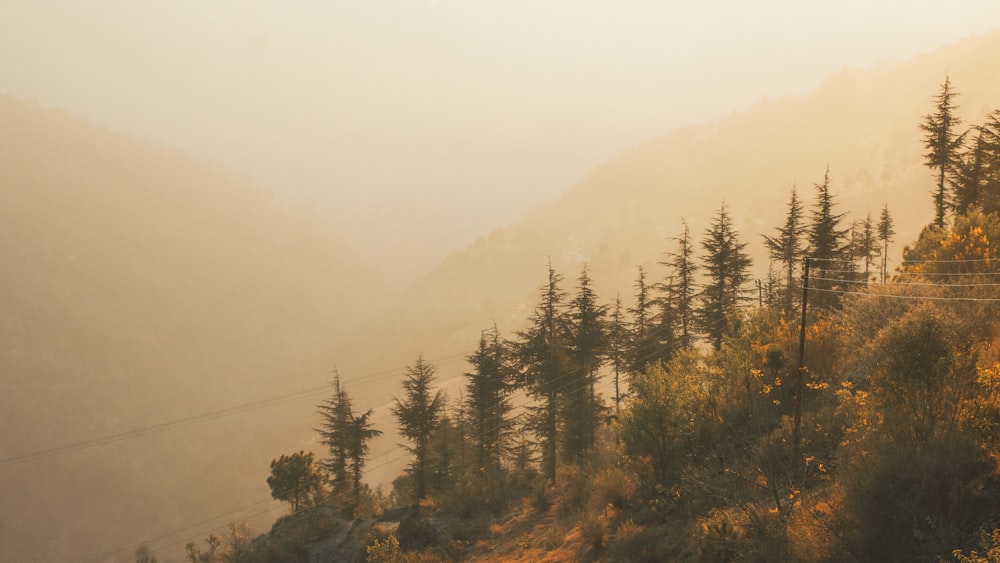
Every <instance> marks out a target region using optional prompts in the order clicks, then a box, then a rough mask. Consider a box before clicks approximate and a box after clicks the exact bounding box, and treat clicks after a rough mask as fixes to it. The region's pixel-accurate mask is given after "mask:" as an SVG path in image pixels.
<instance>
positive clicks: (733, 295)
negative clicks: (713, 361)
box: [698, 204, 751, 350]
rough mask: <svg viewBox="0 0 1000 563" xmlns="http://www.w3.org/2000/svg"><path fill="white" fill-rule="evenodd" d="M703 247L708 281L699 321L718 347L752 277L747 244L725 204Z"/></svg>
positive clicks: (711, 340) (746, 297) (702, 293)
mask: <svg viewBox="0 0 1000 563" xmlns="http://www.w3.org/2000/svg"><path fill="white" fill-rule="evenodd" d="M701 246H702V248H703V249H704V250H705V256H704V258H703V259H702V269H704V271H705V275H706V277H707V278H708V280H707V281H706V282H705V284H704V287H703V288H702V292H701V308H700V309H699V312H698V320H699V325H700V326H701V328H702V332H704V333H705V334H706V336H707V337H708V341H709V342H710V343H711V344H712V346H713V347H714V348H715V349H716V350H718V349H719V347H720V346H721V345H722V336H723V334H724V333H725V332H726V326H727V323H728V317H729V316H730V315H733V314H735V313H736V311H737V310H738V309H739V307H740V305H742V304H743V303H744V302H746V301H747V300H748V289H747V287H746V283H747V281H749V279H750V265H751V262H750V256H749V255H748V254H747V253H746V250H745V249H746V246H747V245H746V243H744V242H740V240H739V234H738V233H737V232H736V229H735V227H734V226H733V220H732V217H731V216H730V215H729V212H728V211H727V210H726V206H725V205H724V204H723V206H722V207H721V208H720V209H719V213H718V215H716V217H715V219H713V220H712V224H711V225H709V227H708V229H706V230H705V235H704V238H703V239H702V241H701Z"/></svg>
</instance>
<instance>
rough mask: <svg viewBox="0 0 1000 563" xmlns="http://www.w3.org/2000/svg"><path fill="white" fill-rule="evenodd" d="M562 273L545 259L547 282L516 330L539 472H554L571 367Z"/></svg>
mask: <svg viewBox="0 0 1000 563" xmlns="http://www.w3.org/2000/svg"><path fill="white" fill-rule="evenodd" d="M561 283H562V276H560V275H559V274H558V273H556V271H555V270H554V269H553V268H552V263H551V262H550V263H549V275H548V283H546V284H545V285H544V286H543V287H542V288H541V303H539V304H538V306H537V307H535V310H534V311H533V312H532V314H531V326H530V327H529V328H528V329H527V330H524V331H521V332H519V333H518V344H517V359H518V363H519V365H520V366H521V372H522V378H523V381H524V384H525V387H526V389H527V390H528V393H529V394H530V395H531V396H532V397H533V398H534V399H536V400H537V401H539V403H540V404H539V405H538V406H536V407H532V408H531V411H530V413H531V416H530V418H529V422H528V429H529V430H530V431H531V432H532V433H533V434H534V435H535V436H537V437H538V439H539V441H540V443H541V450H542V475H544V476H545V478H547V479H549V480H554V479H555V476H556V462H557V457H556V455H557V444H558V439H559V426H558V425H559V418H558V414H559V412H558V409H559V402H560V399H561V397H562V395H563V393H564V391H565V389H566V388H567V386H566V384H565V378H566V377H567V375H566V374H567V373H568V372H569V371H570V369H572V366H571V358H570V349H569V331H568V327H567V322H566V318H565V313H564V311H563V302H564V300H565V298H566V293H565V292H564V291H563V290H562V289H561V288H560V284H561Z"/></svg>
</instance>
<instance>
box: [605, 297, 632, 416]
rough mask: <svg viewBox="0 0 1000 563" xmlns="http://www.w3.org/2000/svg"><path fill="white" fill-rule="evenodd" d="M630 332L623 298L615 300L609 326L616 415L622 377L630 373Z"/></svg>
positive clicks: (609, 351) (609, 355)
mask: <svg viewBox="0 0 1000 563" xmlns="http://www.w3.org/2000/svg"><path fill="white" fill-rule="evenodd" d="M628 349H629V332H628V327H627V326H626V325H625V315H624V311H623V310H622V298H621V296H620V295H619V296H617V297H616V298H615V306H614V307H612V309H611V319H610V323H609V325H608V360H609V361H610V362H611V368H612V369H613V370H614V374H615V413H616V414H617V412H618V409H619V407H620V405H621V399H622V392H621V377H622V376H623V375H624V374H625V373H627V372H628V365H629V363H628Z"/></svg>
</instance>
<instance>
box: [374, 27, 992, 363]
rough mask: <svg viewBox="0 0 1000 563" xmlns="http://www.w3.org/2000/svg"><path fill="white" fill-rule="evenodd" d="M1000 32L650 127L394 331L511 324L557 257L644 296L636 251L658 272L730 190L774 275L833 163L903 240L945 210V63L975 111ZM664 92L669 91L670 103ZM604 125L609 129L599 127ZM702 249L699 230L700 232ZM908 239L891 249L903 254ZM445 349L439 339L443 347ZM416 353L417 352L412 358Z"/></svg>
mask: <svg viewBox="0 0 1000 563" xmlns="http://www.w3.org/2000/svg"><path fill="white" fill-rule="evenodd" d="M998 52H1000V33H992V34H989V35H983V36H973V37H970V38H969V39H967V40H964V41H962V42H959V43H957V44H954V45H952V46H949V47H946V48H942V49H940V50H937V51H934V52H930V53H927V54H924V55H922V56H919V57H917V58H914V59H913V60H911V61H909V62H906V63H903V64H899V65H894V66H887V67H880V68H875V69H871V70H866V71H854V70H846V69H845V70H842V71H840V72H838V73H836V74H834V75H832V76H830V77H829V78H828V79H827V80H826V81H824V82H823V83H822V84H821V85H819V87H818V88H817V90H816V91H815V92H813V93H811V94H808V95H804V96H801V97H787V98H781V99H777V100H765V101H761V102H760V103H758V104H756V105H754V106H753V107H751V108H749V109H747V110H745V111H742V112H739V113H737V114H734V115H731V116H729V117H726V118H724V119H721V120H719V121H718V122H716V123H712V124H708V125H704V126H697V127H688V128H684V129H681V130H678V131H675V132H673V133H671V134H669V135H667V136H665V137H663V138H660V139H656V140H653V141H650V142H648V143H646V144H644V145H642V146H640V147H637V148H635V149H634V150H631V151H629V152H626V153H624V154H622V155H620V156H618V157H616V158H614V159H612V160H611V161H610V162H608V163H606V164H604V165H602V166H600V167H598V168H597V169H595V170H594V171H593V172H592V173H591V174H590V176H589V178H588V179H587V180H586V181H584V182H583V183H581V184H580V185H578V186H576V187H574V188H573V189H572V190H570V191H569V192H568V193H567V194H566V195H565V196H564V197H563V198H561V199H560V200H558V201H555V202H553V203H552V204H551V205H548V206H545V207H542V208H539V209H537V210H536V211H535V212H533V213H532V214H530V215H529V216H528V217H526V218H525V219H524V220H523V221H522V222H520V223H519V224H517V225H514V226H511V227H508V228H505V229H499V230H497V231H495V232H493V233H492V234H491V235H490V236H489V237H487V238H484V239H481V240H479V241H477V242H476V243H475V244H473V245H471V246H469V247H468V248H466V249H465V250H463V251H461V252H458V253H456V254H454V255H453V256H451V257H450V258H449V259H447V260H446V261H445V262H444V263H443V264H442V265H441V266H440V267H439V268H438V269H437V270H436V271H435V272H434V273H433V274H431V275H428V276H426V277H425V278H423V279H421V280H419V281H418V282H417V283H415V284H414V285H413V286H412V287H411V288H410V289H409V291H408V293H407V294H405V295H404V296H403V297H402V298H401V299H400V302H399V304H398V306H396V307H394V308H391V310H392V311H393V318H392V320H391V322H385V321H384V320H383V322H381V324H380V325H379V326H380V327H383V329H384V327H392V328H394V329H395V330H394V331H393V332H392V333H391V335H387V334H386V333H385V332H384V330H383V332H382V338H383V339H387V338H388V339H391V340H394V341H397V342H399V346H398V347H399V348H401V349H403V350H405V351H406V353H408V354H411V355H413V356H415V354H416V353H417V352H418V351H420V350H423V351H425V352H428V353H436V354H441V355H444V354H447V353H452V352H455V351H461V350H471V349H472V346H473V344H474V342H475V339H476V338H477V336H478V334H479V331H480V330H481V329H483V328H486V327H488V326H489V325H490V324H491V323H492V322H493V321H494V320H495V321H496V322H497V323H498V324H499V327H500V329H501V330H502V331H505V332H507V333H510V332H511V331H512V330H514V329H517V328H520V327H521V326H522V325H523V322H524V319H525V318H526V314H527V313H528V312H529V311H530V307H531V306H532V305H533V304H534V303H535V301H536V296H535V288H536V287H537V286H539V285H540V284H542V282H543V281H544V273H545V263H546V260H547V257H550V258H551V259H552V261H553V264H554V265H555V267H556V269H557V270H558V271H560V272H561V273H563V274H564V275H565V277H566V283H565V285H564V287H565V288H566V289H568V290H570V291H572V289H573V287H574V285H575V278H576V276H577V275H578V274H579V272H580V269H581V268H582V266H583V264H584V263H587V264H588V265H589V268H590V271H591V275H592V278H593V279H594V280H595V284H596V289H597V291H598V294H599V295H600V296H601V297H602V298H603V299H604V300H605V301H612V300H613V299H614V297H615V295H616V294H621V295H622V298H623V300H624V301H625V302H626V303H627V304H628V303H631V301H632V298H631V295H632V292H633V291H632V283H633V281H634V279H635V275H636V270H635V266H636V265H638V264H642V265H644V266H645V267H646V269H647V272H648V273H649V275H650V281H651V282H657V281H661V280H660V277H659V276H661V275H662V274H663V272H664V269H663V268H662V267H660V266H658V265H657V263H656V262H657V261H659V260H662V259H663V253H664V252H667V251H672V250H673V249H674V243H673V242H672V241H671V240H669V239H670V237H673V236H675V235H677V234H679V233H680V231H681V220H682V218H686V219H687V221H688V224H689V225H690V228H691V233H692V235H693V236H694V238H695V239H696V240H700V238H701V236H702V232H703V231H704V229H705V228H706V227H707V225H708V222H709V220H710V218H711V217H712V215H713V214H714V213H716V212H717V211H718V209H719V206H720V205H721V204H722V202H725V204H726V206H727V207H728V208H729V209H730V211H731V213H732V214H733V216H734V218H735V221H736V225H737V227H738V228H739V229H740V234H741V237H742V239H743V240H744V241H746V242H748V243H749V245H750V246H749V250H750V252H751V253H752V255H753V256H754V259H755V270H756V272H757V275H758V276H761V277H763V276H764V275H765V274H766V271H767V257H766V254H765V253H764V250H763V245H762V244H761V235H762V234H772V233H773V232H774V229H775V228H776V227H777V226H778V225H780V224H781V222H782V221H783V219H784V214H785V211H786V208H785V205H786V203H787V201H788V197H789V194H790V190H791V188H792V186H793V185H796V186H797V187H798V190H799V195H800V196H801V197H802V198H803V199H804V200H805V201H806V202H807V204H811V202H812V200H813V197H814V189H813V183H815V182H821V181H822V179H823V174H824V171H825V169H826V167H827V165H829V166H830V169H831V178H832V186H833V191H834V193H835V197H836V199H837V202H838V203H839V205H840V210H841V211H846V212H849V216H848V218H847V219H848V220H854V219H863V218H864V216H865V214H867V213H871V214H872V217H873V218H874V219H877V218H878V214H879V212H880V210H881V207H882V204H883V203H887V204H888V205H889V209H890V211H891V213H892V215H893V217H894V219H895V221H896V224H897V229H896V230H897V232H898V234H897V236H896V240H897V241H908V240H912V239H913V238H915V236H916V234H917V232H918V231H919V229H920V227H921V226H922V225H924V224H926V223H928V222H930V220H931V218H932V216H933V208H932V203H931V191H932V190H933V187H934V181H933V178H932V174H931V172H930V171H929V170H928V169H927V168H926V167H924V166H923V164H922V160H923V159H922V157H921V153H922V152H923V149H922V145H921V140H920V137H921V132H920V130H919V129H918V127H917V125H918V123H919V122H920V120H921V119H922V116H923V115H925V114H927V113H930V112H931V111H932V104H931V96H933V95H934V94H936V93H937V90H938V86H939V84H940V83H941V82H942V81H943V80H944V77H945V75H946V73H947V74H948V75H949V76H950V77H951V80H952V84H953V85H954V86H955V87H956V88H957V89H958V91H959V92H961V96H960V98H959V99H958V103H959V105H960V106H961V108H960V110H961V114H962V115H963V117H964V118H965V120H966V122H967V123H980V122H982V121H983V118H984V117H985V116H986V114H987V113H988V112H990V111H992V110H994V109H997V108H1000V69H997V67H996V65H993V64H990V61H993V60H994V59H995V58H996V53H998ZM669 102H670V101H669V100H664V103H669ZM593 134H595V135H599V134H600V132H599V131H595V132H594V133H593ZM698 250H699V252H700V245H699V247H698ZM900 250H901V243H897V244H896V245H895V247H891V248H890V259H891V260H890V263H892V260H898V256H899V254H900ZM431 351H433V352H431ZM400 359H402V358H400Z"/></svg>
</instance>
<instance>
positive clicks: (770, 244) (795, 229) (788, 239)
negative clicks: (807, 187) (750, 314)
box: [764, 186, 805, 314]
mask: <svg viewBox="0 0 1000 563" xmlns="http://www.w3.org/2000/svg"><path fill="white" fill-rule="evenodd" d="M803 211H804V210H803V207H802V201H801V200H799V197H798V193H797V192H796V190H795V187H794V186H793V187H792V197H791V199H789V200H788V215H786V216H785V224H784V225H783V226H781V227H778V234H777V236H775V237H769V236H767V235H764V245H765V246H766V247H767V250H768V253H769V254H770V256H771V260H774V261H776V262H778V263H780V264H781V265H782V266H783V269H784V271H785V287H784V293H783V299H782V307H784V309H785V313H786V314H789V313H790V312H791V311H792V309H793V308H794V307H795V299H796V296H797V295H798V289H797V287H796V285H797V284H796V283H795V269H796V268H797V267H798V265H799V264H800V263H801V262H802V259H803V258H804V257H805V245H804V244H803V243H804V239H805V225H804V224H803V216H802V214H803Z"/></svg>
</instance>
